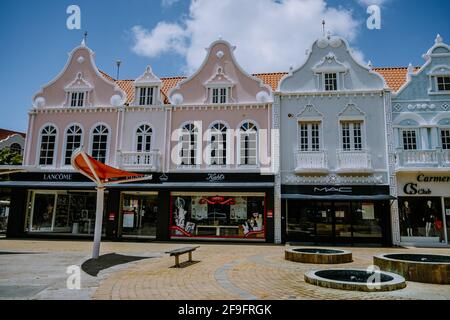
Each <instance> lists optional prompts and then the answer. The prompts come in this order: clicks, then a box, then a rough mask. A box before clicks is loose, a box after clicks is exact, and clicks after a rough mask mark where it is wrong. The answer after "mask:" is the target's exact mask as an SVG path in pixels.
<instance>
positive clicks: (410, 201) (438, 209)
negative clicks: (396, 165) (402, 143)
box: [397, 172, 450, 246]
mask: <svg viewBox="0 0 450 320" xmlns="http://www.w3.org/2000/svg"><path fill="white" fill-rule="evenodd" d="M397 181H398V196H399V198H398V206H399V222H400V233H401V242H402V243H403V244H418V245H435V246H441V245H446V244H449V233H450V175H449V174H448V173H439V172H437V173H436V172H435V173H421V172H419V173H399V174H398V175H397Z"/></svg>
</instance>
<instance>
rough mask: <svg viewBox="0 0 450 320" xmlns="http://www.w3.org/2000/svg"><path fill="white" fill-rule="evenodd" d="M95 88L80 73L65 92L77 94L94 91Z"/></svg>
mask: <svg viewBox="0 0 450 320" xmlns="http://www.w3.org/2000/svg"><path fill="white" fill-rule="evenodd" d="M93 89H94V86H93V85H91V84H90V83H89V82H88V81H87V80H85V79H84V78H83V75H82V74H81V72H78V74H77V76H76V78H75V80H73V81H72V82H71V83H69V84H68V85H67V86H66V87H65V88H64V90H65V91H66V92H75V91H92V90H93Z"/></svg>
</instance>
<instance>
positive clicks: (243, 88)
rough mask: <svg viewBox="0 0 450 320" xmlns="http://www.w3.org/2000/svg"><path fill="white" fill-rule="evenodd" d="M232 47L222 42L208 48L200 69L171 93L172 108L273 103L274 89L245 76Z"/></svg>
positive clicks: (246, 74) (249, 76)
mask: <svg viewBox="0 0 450 320" xmlns="http://www.w3.org/2000/svg"><path fill="white" fill-rule="evenodd" d="M234 50H235V47H232V46H231V45H230V44H229V43H228V42H226V41H223V40H219V41H216V42H214V43H213V44H211V46H210V47H209V48H208V49H207V56H206V59H205V61H204V62H203V64H202V65H201V67H200V68H199V70H198V71H197V72H196V73H195V74H194V75H192V76H191V77H189V78H188V79H186V80H184V81H181V82H180V83H179V84H178V85H177V86H176V87H175V88H173V89H172V90H170V92H169V98H170V101H171V103H172V104H173V105H200V104H216V103H219V104H249V103H267V102H270V101H271V99H272V98H271V96H272V95H271V89H270V88H269V87H268V86H267V85H265V84H263V82H262V81H261V80H260V79H259V78H256V77H253V76H251V75H249V74H248V73H246V72H245V71H244V70H243V69H242V68H241V67H240V66H239V65H238V63H237V62H236V59H235V57H234V53H233V51H234Z"/></svg>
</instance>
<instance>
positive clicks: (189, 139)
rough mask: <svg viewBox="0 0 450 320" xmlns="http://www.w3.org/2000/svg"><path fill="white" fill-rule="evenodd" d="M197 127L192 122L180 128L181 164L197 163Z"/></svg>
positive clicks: (193, 164)
mask: <svg viewBox="0 0 450 320" xmlns="http://www.w3.org/2000/svg"><path fill="white" fill-rule="evenodd" d="M198 133H199V132H198V128H197V127H196V126H195V124H193V123H189V124H186V125H184V126H183V127H182V128H181V152H180V157H181V165H182V166H195V165H197V152H198V151H197V147H198Z"/></svg>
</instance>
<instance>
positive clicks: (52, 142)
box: [39, 125, 57, 166]
mask: <svg viewBox="0 0 450 320" xmlns="http://www.w3.org/2000/svg"><path fill="white" fill-rule="evenodd" d="M56 134H57V130H56V128H55V127H54V126H52V125H49V126H46V127H45V128H44V129H42V131H41V147H40V152H39V165H41V166H51V165H53V163H54V160H55V148H56Z"/></svg>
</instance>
